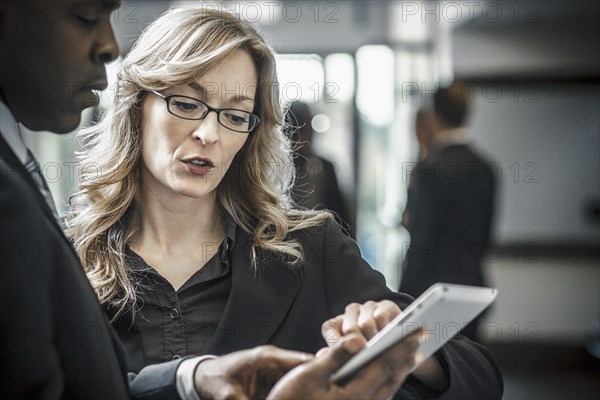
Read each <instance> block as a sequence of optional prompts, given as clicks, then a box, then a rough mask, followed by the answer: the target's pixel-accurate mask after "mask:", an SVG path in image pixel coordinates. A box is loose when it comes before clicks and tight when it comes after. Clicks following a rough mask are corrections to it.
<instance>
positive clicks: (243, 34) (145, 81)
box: [69, 9, 502, 398]
mask: <svg viewBox="0 0 600 400" xmlns="http://www.w3.org/2000/svg"><path fill="white" fill-rule="evenodd" d="M281 124H282V113H281V108H280V105H279V102H278V88H277V75H276V69H275V60H274V55H273V51H272V50H271V49H270V48H269V47H268V46H267V45H266V44H265V42H264V40H263V39H262V37H261V36H260V35H259V34H258V33H257V31H256V30H255V29H254V28H253V27H252V26H251V25H249V24H248V23H246V22H244V21H242V20H240V19H239V18H238V17H237V16H235V15H233V14H230V13H228V12H225V11H218V10H203V9H174V10H171V11H169V12H167V13H166V14H164V15H163V16H162V17H160V18H159V19H158V20H157V21H156V22H154V23H153V24H152V25H151V26H149V27H148V28H147V29H146V30H145V31H144V32H143V34H142V35H141V36H140V38H139V40H138V41H137V43H136V44H135V46H134V48H133V49H132V50H131V52H130V53H129V54H128V55H127V57H126V58H125V60H124V62H123V65H122V68H121V71H120V73H119V82H118V90H117V94H116V97H115V101H114V103H113V104H112V105H111V107H110V108H109V110H108V111H107V113H106V115H105V116H104V117H103V119H102V121H101V122H100V123H99V124H98V125H96V126H94V127H93V128H91V129H89V130H87V131H86V132H84V133H83V134H82V135H81V138H82V142H83V143H84V148H85V150H84V152H83V153H82V154H81V159H80V162H81V165H82V166H83V171H84V173H83V175H82V177H81V182H82V184H81V190H80V191H79V192H78V193H77V194H76V195H75V196H74V197H73V198H72V211H73V214H72V218H71V219H70V221H69V233H70V235H71V237H72V238H73V241H74V244H75V247H76V249H77V251H78V252H79V255H80V257H81V259H82V263H83V265H84V267H85V270H86V273H87V275H88V278H89V279H90V281H91V283H92V285H93V287H94V289H95V290H96V293H97V295H98V297H99V299H100V301H101V303H103V304H104V305H105V307H106V310H107V312H108V314H109V317H110V318H111V321H112V322H113V325H114V326H115V328H116V329H117V332H118V334H119V336H120V337H121V339H122V341H123V344H124V347H125V349H126V352H127V354H128V362H129V369H130V370H131V371H134V372H135V371H138V370H139V369H141V368H142V367H143V366H145V365H147V364H153V363H157V362H162V361H169V360H173V359H178V358H181V357H184V356H187V355H191V354H195V355H202V354H217V355H221V354H228V353H231V352H233V351H236V350H241V349H247V348H251V347H254V346H257V345H262V344H272V345H276V346H279V347H283V348H287V349H293V350H299V351H305V352H311V353H314V352H316V351H317V350H319V349H320V348H322V347H323V346H326V345H327V343H328V342H329V343H333V342H335V341H337V339H340V338H342V337H344V336H345V335H347V334H349V333H359V334H361V335H362V336H364V337H365V338H367V339H368V338H369V337H371V336H373V335H374V334H375V333H376V332H377V330H379V329H381V327H382V326H383V325H385V323H386V322H387V321H389V320H390V319H392V318H393V317H394V316H395V315H396V314H397V313H399V311H400V309H399V308H398V305H400V306H402V307H403V306H405V305H406V304H408V303H409V302H410V301H411V300H412V299H411V298H410V297H408V296H405V295H401V294H397V293H393V292H391V291H390V290H389V289H387V288H386V286H385V282H384V279H383V277H382V276H381V275H380V274H378V273H377V272H375V271H374V270H373V269H371V267H370V266H369V265H368V264H367V263H366V262H365V261H364V260H363V259H362V258H361V256H360V252H359V249H358V247H357V245H356V243H354V242H353V241H352V240H351V239H349V238H347V237H346V236H345V235H344V234H343V233H342V232H341V230H340V228H339V226H338V225H337V224H336V223H335V222H334V221H333V220H332V218H330V214H329V213H326V212H312V211H302V210H296V209H294V207H293V205H292V204H291V201H290V198H289V189H290V187H291V184H292V182H293V179H294V176H293V171H294V169H293V168H290V167H291V166H292V165H293V163H292V160H291V158H290V144H289V143H288V141H287V139H286V137H285V135H283V134H282V131H281ZM90 165H93V166H95V168H87V170H88V171H89V173H88V174H86V173H85V171H86V167H89V166H90ZM363 303H364V304H363ZM336 316H337V317H336ZM326 321H329V323H326V324H325V325H323V323H324V322H326ZM322 325H323V326H325V329H324V330H323V331H322V330H321V327H322ZM328 339H329V340H328ZM326 340H328V341H326ZM465 363H466V364H465ZM457 365H461V366H460V367H457ZM415 377H416V378H415ZM449 377H450V379H449ZM417 381H419V382H417ZM501 387H502V385H501V376H500V375H499V372H498V370H497V368H496V366H495V364H494V361H493V360H492V359H491V356H490V355H489V354H488V353H487V352H486V351H485V350H484V349H483V348H481V347H479V346H477V345H476V344H473V343H471V342H468V341H465V340H460V339H459V340H455V341H454V342H453V343H451V344H449V345H448V346H446V347H445V348H444V349H443V350H442V351H440V353H438V355H437V356H436V357H432V358H430V359H429V360H427V361H425V362H424V363H423V364H422V366H421V367H420V368H419V369H418V370H417V371H415V373H414V377H411V378H409V380H408V382H407V383H406V384H405V385H404V386H403V388H402V390H403V391H407V392H409V393H410V394H411V395H413V396H417V397H425V396H430V395H431V393H442V392H446V393H449V394H450V395H453V396H454V397H465V396H467V397H469V396H471V397H486V398H490V397H499V396H500V395H501V391H502V389H501Z"/></svg>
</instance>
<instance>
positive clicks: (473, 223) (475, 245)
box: [400, 144, 498, 297]
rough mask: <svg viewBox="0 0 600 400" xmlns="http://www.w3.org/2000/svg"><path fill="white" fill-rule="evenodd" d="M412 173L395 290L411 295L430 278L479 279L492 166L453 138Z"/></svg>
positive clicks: (489, 208)
mask: <svg viewBox="0 0 600 400" xmlns="http://www.w3.org/2000/svg"><path fill="white" fill-rule="evenodd" d="M414 178H415V189H414V191H415V192H416V201H415V204H414V206H413V208H412V210H411V214H414V215H410V226H411V229H410V236H411V244H410V247H409V249H408V252H407V254H406V259H405V270H404V273H403V275H402V280H401V283H400V290H401V291H403V292H406V293H409V294H411V295H412V296H415V297H417V296H419V295H420V294H421V293H423V292H424V291H425V290H426V289H427V288H428V287H429V286H431V285H432V284H434V283H436V282H449V283H462V284H467V285H476V286H481V285H484V284H485V282H484V279H483V275H482V258H483V256H484V254H485V250H486V248H487V245H488V242H489V237H490V227H491V222H492V215H493V210H494V196H495V191H496V185H497V178H498V171H496V170H494V169H493V167H492V164H491V163H489V162H488V161H487V160H486V159H485V158H483V157H482V156H481V155H480V154H478V153H477V152H476V151H475V150H474V149H473V148H472V147H471V146H470V145H466V144H453V145H450V146H447V147H445V148H443V149H442V150H440V151H439V152H436V153H433V154H431V155H430V156H428V157H427V158H426V159H425V161H424V162H422V163H420V165H419V168H418V169H416V170H415V175H414Z"/></svg>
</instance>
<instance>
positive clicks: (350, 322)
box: [321, 300, 402, 346]
mask: <svg viewBox="0 0 600 400" xmlns="http://www.w3.org/2000/svg"><path fill="white" fill-rule="evenodd" d="M401 311H402V310H400V307H398V305H397V304H396V303H394V302H393V301H390V300H382V301H379V302H375V301H367V302H366V303H364V304H358V303H351V304H349V305H348V306H346V310H345V312H344V314H342V315H338V316H337V317H335V318H332V319H330V320H327V321H326V322H325V323H324V324H323V325H322V326H321V333H322V334H323V338H324V339H325V341H326V342H327V344H328V345H329V346H332V345H334V344H335V343H337V342H338V341H339V340H340V339H341V338H342V337H343V336H345V335H349V334H351V333H356V334H358V335H361V336H362V337H363V338H365V339H366V340H369V339H371V338H372V337H373V336H375V335H376V334H377V332H379V331H380V330H381V329H383V327H384V326H386V325H387V324H388V323H389V322H390V321H391V320H393V319H394V318H396V316H397V315H398V314H400V312H401Z"/></svg>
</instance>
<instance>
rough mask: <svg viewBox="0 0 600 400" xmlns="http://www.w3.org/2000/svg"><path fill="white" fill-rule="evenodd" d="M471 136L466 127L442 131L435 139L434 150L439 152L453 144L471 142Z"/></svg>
mask: <svg viewBox="0 0 600 400" xmlns="http://www.w3.org/2000/svg"><path fill="white" fill-rule="evenodd" d="M469 141H470V138H469V135H468V132H467V130H466V129H465V128H455V129H449V130H447V131H444V132H441V133H440V134H439V135H437V136H436V137H435V139H434V140H433V146H432V150H434V151H436V152H439V151H440V150H442V149H444V148H446V147H448V146H451V145H453V144H466V143H469Z"/></svg>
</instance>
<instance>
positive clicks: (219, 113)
mask: <svg viewBox="0 0 600 400" xmlns="http://www.w3.org/2000/svg"><path fill="white" fill-rule="evenodd" d="M146 92H149V93H154V94H155V95H157V96H158V97H160V98H161V99H163V100H164V101H165V103H166V105H167V111H168V112H169V114H171V115H174V116H176V117H177V118H181V119H185V120H188V121H200V120H203V119H204V118H206V116H207V115H208V114H209V113H210V112H211V111H214V112H216V113H217V121H218V122H219V125H221V126H222V127H223V128H226V129H229V130H230V131H233V132H237V133H247V134H252V133H254V131H255V130H256V128H257V127H258V125H259V124H260V118H259V117H258V115H256V114H254V113H251V112H248V111H246V110H240V109H237V108H215V107H211V106H210V105H208V104H206V103H205V102H203V101H202V100H199V99H196V98H194V97H190V96H184V95H181V94H171V95H169V96H165V95H164V94H162V93H159V92H157V91H156V90H146ZM173 97H183V98H185V99H190V100H194V101H197V102H198V103H201V104H203V105H204V106H205V107H206V113H205V114H204V115H203V116H201V117H199V118H185V117H182V116H181V115H177V114H175V113H174V112H172V111H171V107H170V106H169V104H170V100H171V98H173ZM221 111H240V112H244V113H248V114H249V115H253V116H254V117H255V118H256V125H254V126H253V127H252V129H251V130H249V131H247V130H244V131H240V130H237V129H232V128H230V127H228V126H226V125H225V124H223V123H222V122H221Z"/></svg>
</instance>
